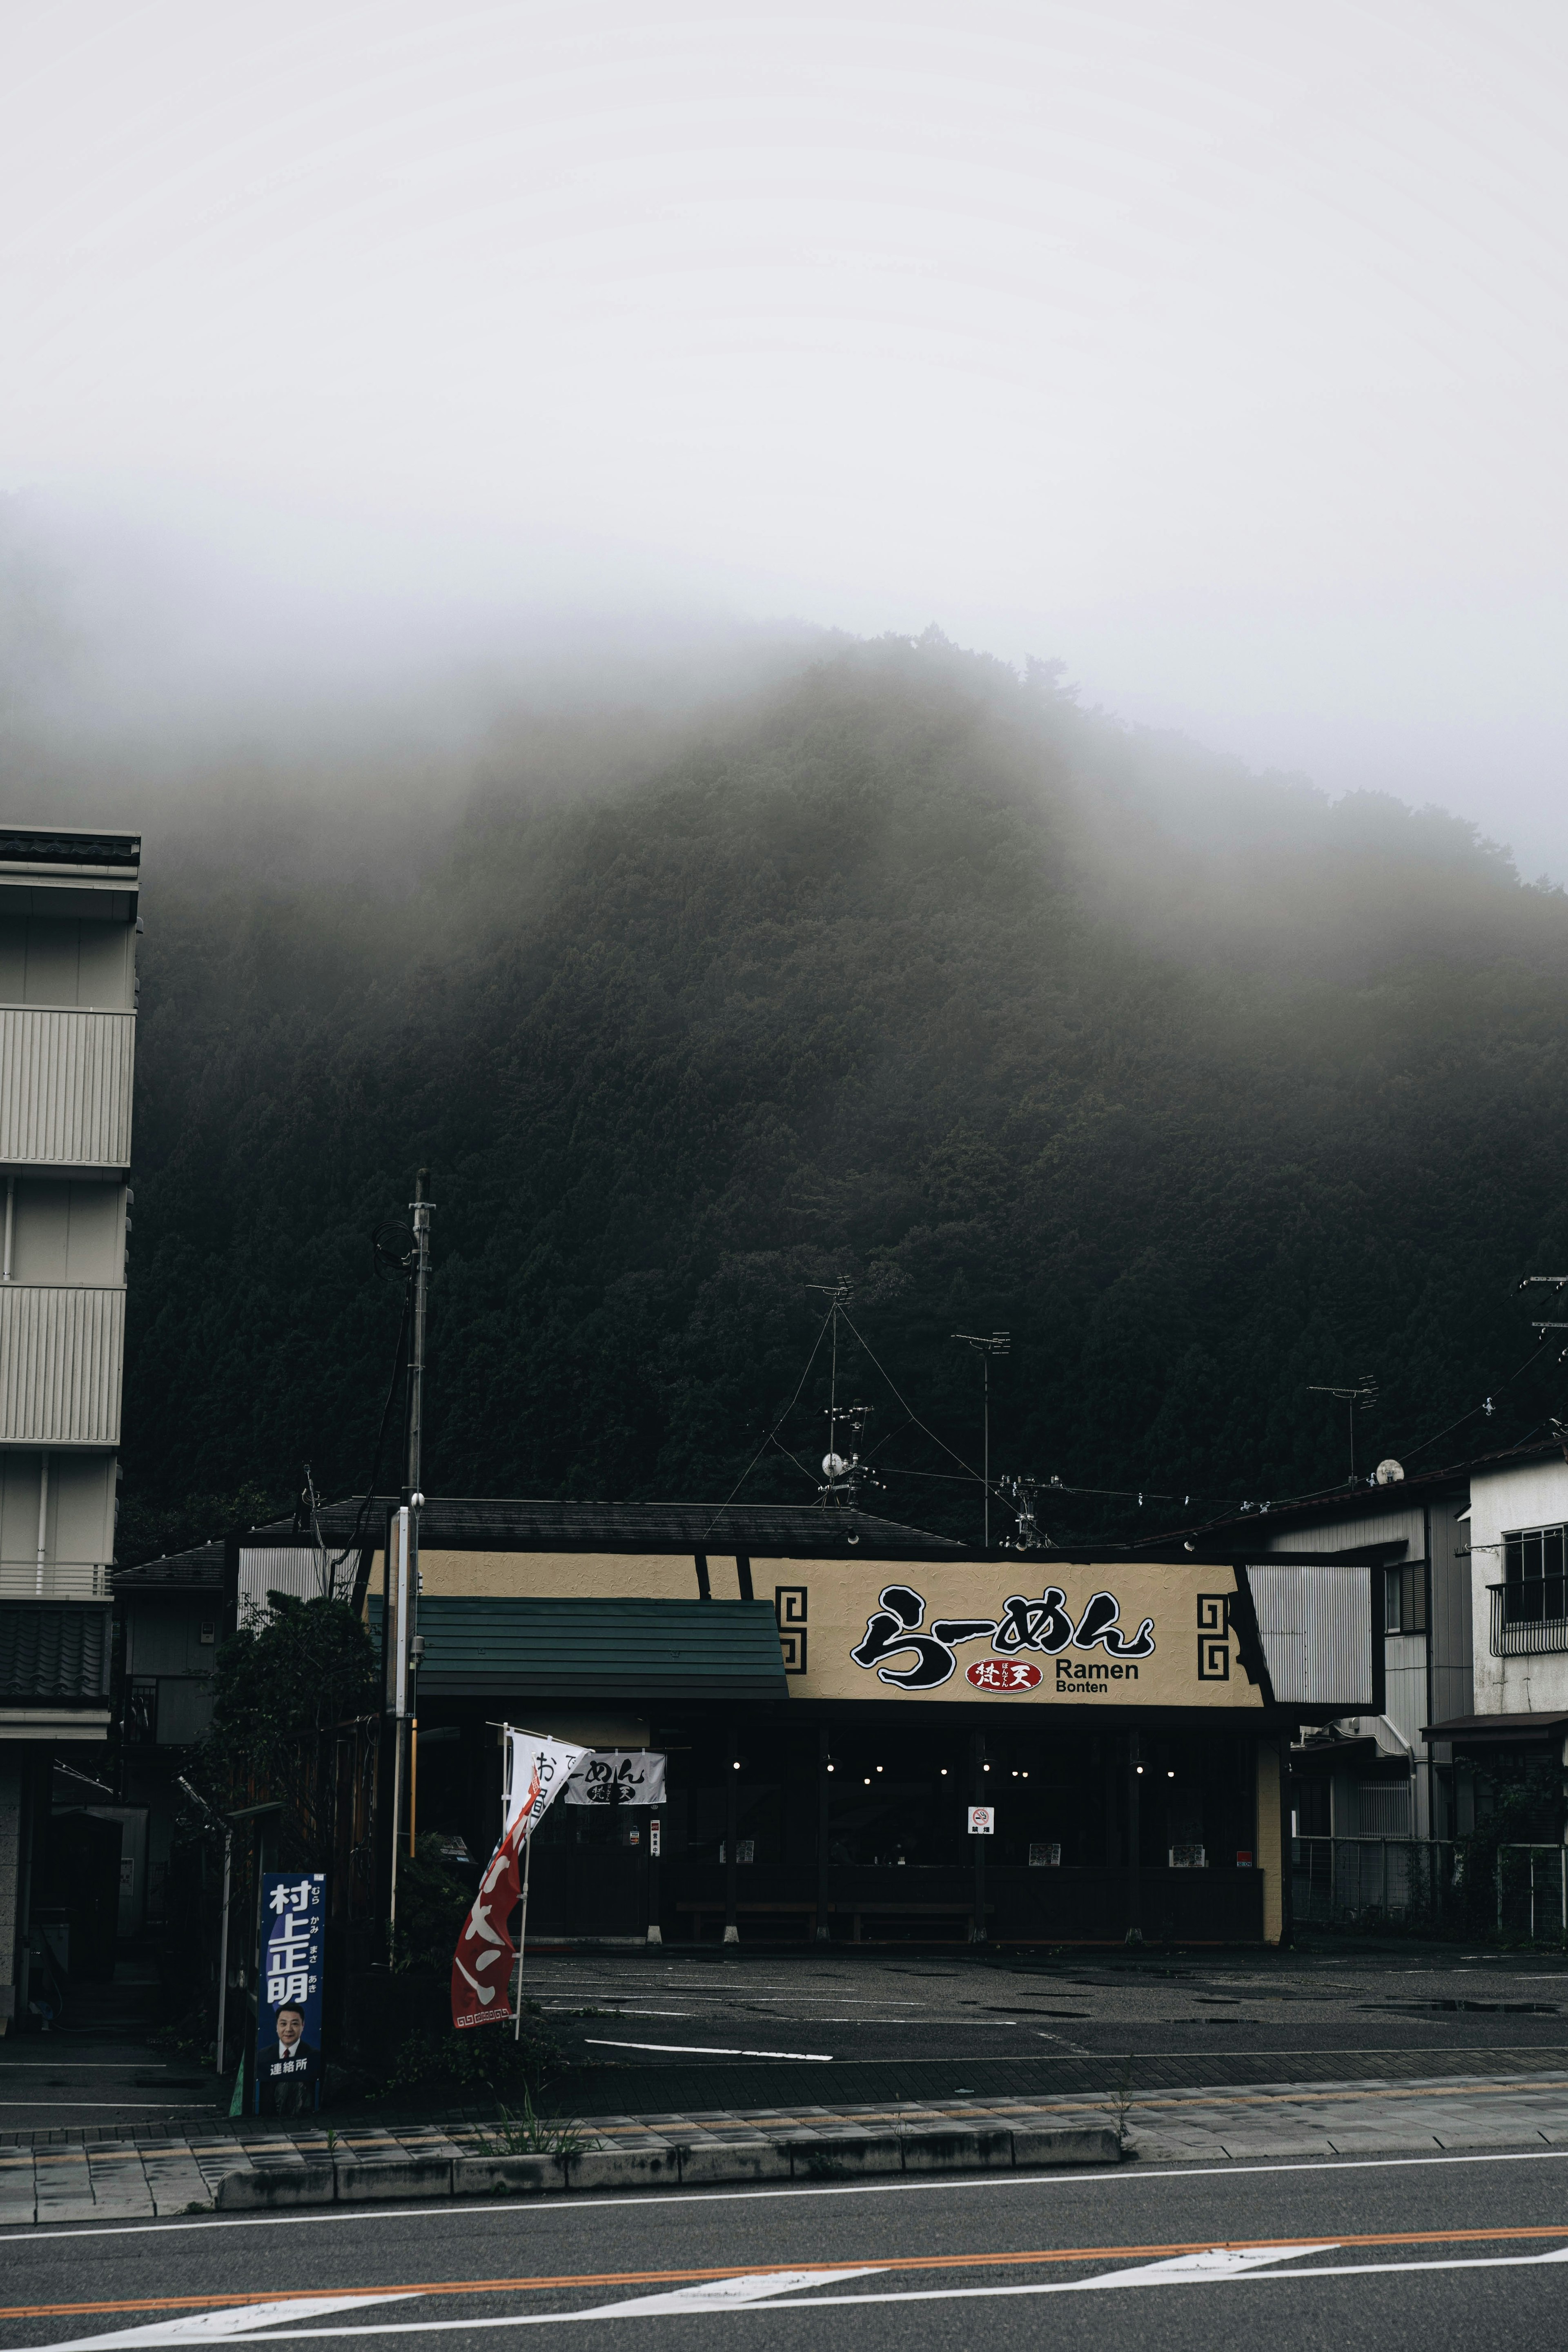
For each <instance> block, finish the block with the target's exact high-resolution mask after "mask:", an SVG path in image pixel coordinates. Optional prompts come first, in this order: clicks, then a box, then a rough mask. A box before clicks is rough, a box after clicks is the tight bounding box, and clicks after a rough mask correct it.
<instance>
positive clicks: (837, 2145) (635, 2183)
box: [213, 2124, 1122, 2213]
mask: <svg viewBox="0 0 1568 2352" xmlns="http://www.w3.org/2000/svg"><path fill="white" fill-rule="evenodd" d="M1121 2157H1122V2149H1121V2142H1120V2140H1119V2138H1118V2136H1117V2134H1116V2132H1115V2131H1114V2130H1113V2129H1112V2128H1111V2126H1110V2125H1109V2124H1104V2125H1101V2124H1078V2125H1066V2126H1062V2127H1061V2128H1060V2129H1047V2128H1041V2127H1040V2126H1030V2127H1029V2128H1028V2129H1026V2130H1023V2131H1009V2130H1006V2129H1005V2128H994V2129H982V2130H978V2131H965V2130H948V2129H945V2128H943V2129H940V2130H935V2131H931V2130H924V2131H921V2130H917V2131H906V2132H866V2133H864V2134H859V2133H855V2134H850V2133H842V2134H839V2135H837V2136H833V2137H823V2138H821V2139H790V2140H781V2139H763V2138H761V2137H759V2138H757V2139H754V2140H728V2141H724V2142H721V2143H719V2144H715V2143H713V2142H711V2141H710V2142H709V2143H707V2144H706V2145H705V2146H703V2147H640V2148H615V2147H604V2148H587V2149H584V2151H583V2153H582V2154H581V2155H575V2156H459V2157H431V2156H420V2157H408V2158H405V2159H404V2160H403V2161H401V2162H399V2161H398V2160H397V2159H396V2158H393V2159H392V2160H390V2161H388V2162H385V2163H382V2162H374V2161H372V2162H364V2161H363V2160H361V2159H358V2158H356V2159H354V2160H353V2161H352V2162H346V2163H345V2162H340V2161H332V2162H330V2163H317V2162H309V2163H305V2164H293V2165H281V2164H280V2165H266V2166H263V2167H260V2168H258V2169H256V2170H254V2171H250V2172H230V2173H227V2174H226V2175H225V2177H224V2179H222V2180H221V2181H219V2183H218V2186H217V2193H216V2196H215V2198H214V2200H213V2203H214V2205H215V2207H216V2210H217V2211H218V2212H220V2213H253V2212H262V2211H277V2210H281V2209H283V2208H285V2207H289V2206H297V2205H332V2204H343V2205H349V2204H354V2205H363V2204H381V2203H383V2202H384V2201H386V2200H390V2199H394V2198H399V2197H423V2198H432V2197H537V2196H542V2195H545V2194H547V2193H549V2192H551V2191H552V2190H554V2191H560V2190H564V2189H577V2190H579V2191H581V2190H584V2189H672V2188H678V2187H683V2186H685V2185H687V2184H689V2185H691V2186H692V2187H697V2186H698V2185H699V2184H700V2185H701V2186H703V2187H705V2188H708V2187H715V2186H717V2185H719V2184H720V2183H721V2182H732V2181H747V2180H843V2179H855V2178H857V2177H858V2176H859V2175H861V2174H868V2173H884V2174H885V2173H890V2172H918V2173H923V2174H930V2173H933V2172H991V2171H994V2172H1008V2171H1012V2170H1014V2169H1016V2168H1027V2169H1029V2170H1033V2169H1034V2168H1035V2167H1036V2166H1037V2165H1046V2164H1075V2165H1076V2164H1120V2163H1121Z"/></svg>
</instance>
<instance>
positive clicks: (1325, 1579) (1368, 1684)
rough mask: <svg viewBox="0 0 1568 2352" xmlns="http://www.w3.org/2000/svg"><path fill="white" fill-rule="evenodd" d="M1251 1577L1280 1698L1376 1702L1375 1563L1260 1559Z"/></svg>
mask: <svg viewBox="0 0 1568 2352" xmlns="http://www.w3.org/2000/svg"><path fill="white" fill-rule="evenodd" d="M1372 1578H1373V1570H1371V1569H1370V1568H1366V1567H1363V1566H1359V1565H1357V1564H1356V1563H1355V1562H1353V1561H1350V1560H1346V1561H1343V1562H1339V1561H1336V1562H1334V1563H1333V1564H1332V1565H1331V1566H1325V1567H1321V1568H1296V1567H1285V1566H1284V1565H1276V1564H1274V1563H1272V1562H1268V1561H1264V1562H1260V1563H1258V1565H1256V1566H1252V1567H1249V1568H1248V1569H1247V1582H1248V1583H1249V1584H1250V1586H1251V1588H1252V1598H1253V1605H1254V1607H1255V1608H1256V1609H1257V1612H1258V1633H1259V1634H1260V1635H1261V1636H1262V1641H1263V1654H1264V1656H1265V1658H1266V1659H1267V1660H1268V1677H1269V1680H1270V1681H1271V1682H1272V1684H1273V1685H1274V1696H1275V1697H1276V1698H1277V1699H1279V1700H1281V1701H1284V1702H1287V1703H1289V1702H1290V1701H1292V1700H1294V1701H1297V1702H1299V1703H1300V1705H1302V1706H1342V1707H1344V1708H1345V1709H1346V1710H1347V1711H1348V1710H1350V1709H1351V1708H1352V1707H1369V1706H1371V1705H1372Z"/></svg>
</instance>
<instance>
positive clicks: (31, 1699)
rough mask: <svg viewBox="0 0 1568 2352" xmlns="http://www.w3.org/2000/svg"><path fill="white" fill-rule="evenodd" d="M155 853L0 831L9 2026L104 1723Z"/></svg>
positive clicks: (16, 828)
mask: <svg viewBox="0 0 1568 2352" xmlns="http://www.w3.org/2000/svg"><path fill="white" fill-rule="evenodd" d="M141 848H142V845H141V840H140V838H139V836H138V835H134V834H126V833H118V832H101V831H85V830H80V829H78V828H75V827H67V826H58V825H49V826H34V825H0V1184H3V1186H4V1199H3V1201H0V2031H6V2030H15V2026H16V2023H17V2022H18V2021H22V2020H25V2019H26V2016H27V2014H28V2002H29V1987H30V1982H31V1977H32V1972H33V1963H34V1960H35V1958H37V1956H38V1952H39V1947H38V1939H37V1934H36V1932H35V1922H34V1919H33V1916H32V1914H33V1910H34V1907H35V1906H34V1904H33V1899H32V1898H33V1895H34V1894H35V1892H36V1891H37V1887H38V1886H39V1885H40V1884H41V1883H42V1875H43V1874H47V1870H48V1868H49V1865H50V1851H49V1849H50V1818H51V1817H50V1801H49V1789H50V1768H51V1765H52V1762H53V1760H54V1759H55V1756H56V1753H57V1751H61V1752H62V1753H63V1755H64V1756H66V1757H69V1756H71V1755H72V1754H75V1755H76V1756H77V1758H78V1760H79V1761H81V1762H86V1761H89V1760H90V1757H91V1752H92V1744H93V1743H95V1742H101V1741H103V1740H104V1739H106V1738H107V1737H108V1733H109V1727H110V1663H111V1654H112V1633H111V1625H110V1614H111V1601H110V1570H111V1567H112V1563H113V1559H114V1520H115V1488H116V1481H117V1472H118V1462H117V1456H118V1448H119V1444H120V1402H121V1376H122V1369H123V1361H124V1350H125V1276H126V1248H127V1240H126V1237H127V1234H128V1233H129V1231H130V1218H129V1215H128V1213H127V1212H128V1209H129V1207H130V1202H131V1192H130V1173H131V1111H132V1074H133V1068H134V1060H135V1036H136V985H137V983H136V933H137V932H138V930H139V929H141V922H140V919H139V917H138V914H137V889H138V882H139V877H140V868H141ZM55 1948H56V1952H57V1955H58V1949H59V1948H60V1947H59V1944H58V1940H57V1944H56V1947H55Z"/></svg>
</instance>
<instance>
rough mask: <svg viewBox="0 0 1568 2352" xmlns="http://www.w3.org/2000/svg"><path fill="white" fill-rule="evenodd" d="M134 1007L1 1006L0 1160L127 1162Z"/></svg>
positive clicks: (34, 1164) (59, 1164)
mask: <svg viewBox="0 0 1568 2352" xmlns="http://www.w3.org/2000/svg"><path fill="white" fill-rule="evenodd" d="M135 1057H136V1015H135V1014H134V1013H74V1012H71V1011H69V1010H64V1009H62V1010H56V1009H53V1008H50V1007H46V1006H32V1005H22V1004H5V1005H0V1164H5V1165H8V1166H11V1167H16V1168H39V1169H44V1168H128V1167H129V1166H130V1164H131V1080H132V1068H133V1065H134V1062H135Z"/></svg>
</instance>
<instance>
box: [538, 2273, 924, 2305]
mask: <svg viewBox="0 0 1568 2352" xmlns="http://www.w3.org/2000/svg"><path fill="white" fill-rule="evenodd" d="M887 2269H888V2266H887V2264H886V2263H866V2264H865V2265H864V2267H863V2268H862V2269H860V2270H857V2271H770V2272H769V2273H767V2274H766V2275H765V2276H764V2277H763V2278H728V2279H707V2280H705V2281H704V2282H703V2284H701V2285H700V2286H678V2287H676V2288H674V2289H672V2290H669V2291H667V2292H666V2293H665V2294H637V2295H633V2296H632V2297H631V2299H630V2301H629V2302H627V2301H623V2302H620V2303H599V2304H595V2305H594V2307H593V2309H592V2310H591V2311H574V2312H571V2313H565V2312H553V2313H552V2314H550V2316H551V2317H552V2318H568V2317H569V2318H572V2319H650V2318H655V2317H659V2318H664V2317H670V2316H673V2315H675V2314H676V2313H678V2312H692V2311H734V2310H738V2309H740V2308H742V2307H743V2306H744V2305H747V2304H752V2303H759V2302H762V2301H763V2300H764V2299H765V2298H767V2297H769V2296H771V2295H775V2294H799V2293H800V2291H801V2289H802V2288H803V2287H808V2286H837V2284H839V2282H840V2281H841V2280H843V2279H847V2278H884V2277H886V2275H887ZM529 2316H530V2317H542V2316H544V2315H543V2314H542V2313H540V2314H533V2313H531V2314H529Z"/></svg>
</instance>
